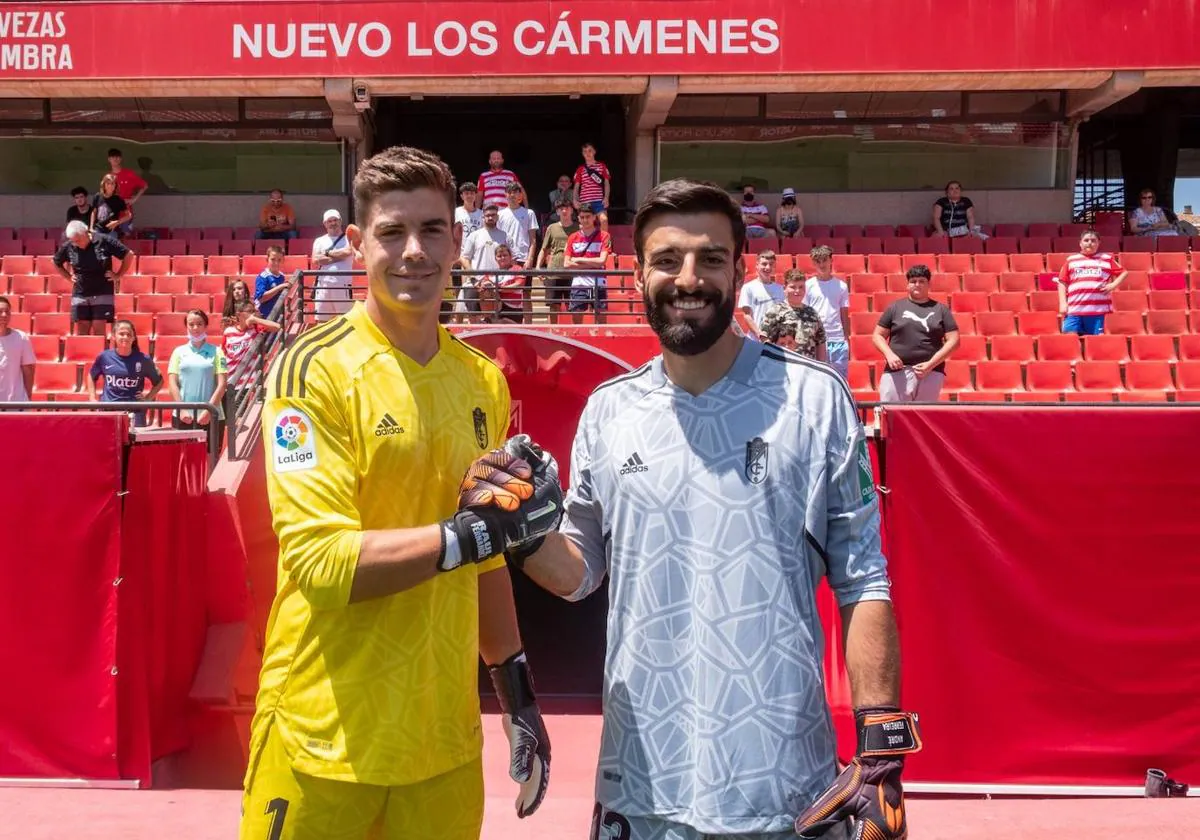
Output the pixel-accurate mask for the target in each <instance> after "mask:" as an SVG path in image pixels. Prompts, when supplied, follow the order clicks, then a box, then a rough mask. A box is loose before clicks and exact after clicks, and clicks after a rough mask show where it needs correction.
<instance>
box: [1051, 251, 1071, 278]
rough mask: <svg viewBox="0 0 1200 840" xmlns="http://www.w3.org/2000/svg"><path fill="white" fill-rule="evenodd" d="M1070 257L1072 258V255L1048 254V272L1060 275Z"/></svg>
mask: <svg viewBox="0 0 1200 840" xmlns="http://www.w3.org/2000/svg"><path fill="white" fill-rule="evenodd" d="M1069 256H1071V255H1070V254H1059V253H1053V254H1046V270H1047V271H1052V272H1054V273H1055V274H1058V272H1059V271H1060V270H1061V269H1062V267H1063V266H1064V265H1065V264H1066V262H1067V257H1069Z"/></svg>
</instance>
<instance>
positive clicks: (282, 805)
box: [264, 799, 288, 840]
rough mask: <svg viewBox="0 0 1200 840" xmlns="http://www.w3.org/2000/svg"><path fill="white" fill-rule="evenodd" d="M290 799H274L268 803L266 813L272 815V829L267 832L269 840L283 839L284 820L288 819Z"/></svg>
mask: <svg viewBox="0 0 1200 840" xmlns="http://www.w3.org/2000/svg"><path fill="white" fill-rule="evenodd" d="M287 809H288V801H287V800H286V799H272V800H271V801H270V802H268V803H267V809H266V811H265V812H264V813H267V814H270V815H271V830H270V831H268V832H267V840H281V838H282V837H283V821H284V820H285V819H287Z"/></svg>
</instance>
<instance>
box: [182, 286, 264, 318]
mask: <svg viewBox="0 0 1200 840" xmlns="http://www.w3.org/2000/svg"><path fill="white" fill-rule="evenodd" d="M251 292H253V290H251ZM189 309H199V310H200V311H201V312H204V313H205V314H211V313H212V297H210V296H209V295H199V294H192V295H175V307H174V311H175V312H187V311H188V310H189Z"/></svg>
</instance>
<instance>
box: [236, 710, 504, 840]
mask: <svg viewBox="0 0 1200 840" xmlns="http://www.w3.org/2000/svg"><path fill="white" fill-rule="evenodd" d="M255 746H257V750H256V751H252V754H251V756H250V769H249V771H248V772H247V774H246V791H245V793H244V794H243V795H242V826H241V831H240V833H239V835H238V836H239V837H240V840H479V834H480V831H481V830H482V827H483V757H482V756H480V757H479V758H477V759H475V760H474V761H472V762H470V763H468V764H464V765H463V766H462V767H459V768H458V769H456V770H451V771H450V772H449V773H443V774H442V775H441V776H437V777H435V778H432V779H428V780H426V781H424V782H418V783H417V784H413V785H402V786H398V787H384V786H381V785H366V784H360V783H357V782H341V781H335V780H333V779H321V778H317V777H315V776H307V775H305V774H303V773H297V772H296V771H295V770H293V769H292V766H291V762H290V761H289V760H288V756H287V752H286V750H285V749H284V747H283V742H282V739H280V737H279V735H278V733H277V731H276V729H275V727H273V726H272V727H270V729H269V730H268V733H267V738H266V742H265V743H263V744H261V745H255Z"/></svg>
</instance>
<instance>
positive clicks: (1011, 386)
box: [975, 361, 1025, 393]
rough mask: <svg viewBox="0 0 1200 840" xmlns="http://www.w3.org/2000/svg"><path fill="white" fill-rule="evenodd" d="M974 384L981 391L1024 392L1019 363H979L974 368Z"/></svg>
mask: <svg viewBox="0 0 1200 840" xmlns="http://www.w3.org/2000/svg"><path fill="white" fill-rule="evenodd" d="M975 384H976V386H978V388H979V389H980V390H981V391H1002V392H1004V393H1009V392H1012V391H1024V390H1025V385H1024V381H1023V376H1022V371H1021V363H1020V362H1015V361H992V362H980V363H979V364H977V365H976V366H975Z"/></svg>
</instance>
